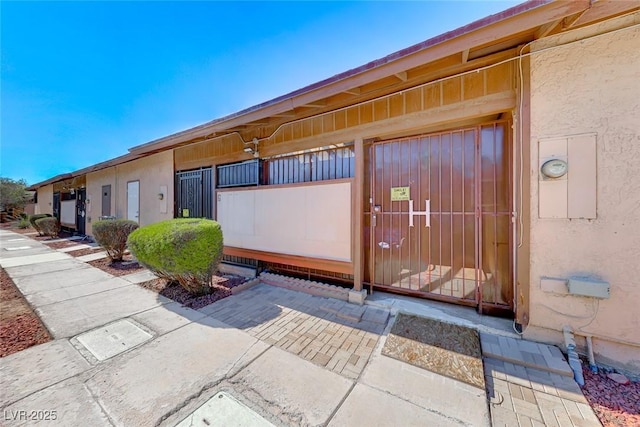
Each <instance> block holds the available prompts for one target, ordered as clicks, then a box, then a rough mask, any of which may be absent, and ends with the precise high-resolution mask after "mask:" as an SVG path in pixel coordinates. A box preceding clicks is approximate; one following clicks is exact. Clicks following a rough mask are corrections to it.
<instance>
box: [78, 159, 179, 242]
mask: <svg viewBox="0 0 640 427" xmlns="http://www.w3.org/2000/svg"><path fill="white" fill-rule="evenodd" d="M130 181H139V182H140V218H139V222H140V225H141V226H142V225H147V224H151V223H154V222H158V221H163V220H165V219H171V218H173V203H172V202H171V201H172V200H173V151H171V150H169V151H164V152H162V153H158V154H154V155H151V156H148V157H144V158H141V159H138V160H134V161H131V162H128V163H124V164H121V165H118V166H113V167H110V168H107V169H103V170H101V171H98V172H92V173H89V174H87V198H88V199H89V200H90V202H89V205H90V207H88V209H87V216H88V217H90V218H91V221H90V222H89V221H87V234H88V235H91V233H92V228H91V224H92V223H93V222H95V221H97V220H98V218H99V217H100V216H101V214H102V206H101V204H102V198H101V192H102V186H103V185H111V214H112V215H114V216H116V217H117V218H126V217H127V182H130ZM161 187H166V188H163V190H166V193H167V194H164V197H163V199H162V200H160V199H159V198H158V194H159V193H160V192H161Z"/></svg>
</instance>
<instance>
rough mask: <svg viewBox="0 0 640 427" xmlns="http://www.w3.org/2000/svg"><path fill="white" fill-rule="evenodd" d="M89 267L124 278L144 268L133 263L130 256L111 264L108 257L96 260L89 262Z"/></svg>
mask: <svg viewBox="0 0 640 427" xmlns="http://www.w3.org/2000/svg"><path fill="white" fill-rule="evenodd" d="M74 252H75V251H74ZM90 253H91V252H90ZM89 265H92V266H94V267H96V268H99V269H100V270H102V271H106V272H107V273H109V274H111V275H112V276H126V275H127V274H133V273H138V272H140V271H143V270H144V267H142V266H140V264H138V263H137V262H136V261H134V260H133V257H132V256H131V255H125V256H124V257H123V258H122V261H116V262H113V263H112V262H111V260H110V259H109V258H108V257H106V258H101V259H96V260H94V261H89Z"/></svg>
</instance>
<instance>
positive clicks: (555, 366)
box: [480, 333, 573, 378]
mask: <svg viewBox="0 0 640 427" xmlns="http://www.w3.org/2000/svg"><path fill="white" fill-rule="evenodd" d="M480 343H481V344H482V355H483V356H484V357H489V358H493V359H498V360H502V361H504V362H509V363H513V364H514V365H520V366H526V367H528V368H534V369H539V370H542V371H545V372H553V373H556V374H558V375H564V376H567V377H572V378H573V371H572V370H571V367H570V366H569V364H568V363H567V361H566V359H565V357H564V355H563V354H562V352H561V351H560V350H559V349H558V347H556V346H553V345H547V344H541V343H536V342H533V341H526V340H522V339H516V338H510V337H503V336H497V335H492V334H487V333H481V334H480Z"/></svg>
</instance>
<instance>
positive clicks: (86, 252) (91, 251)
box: [67, 246, 102, 257]
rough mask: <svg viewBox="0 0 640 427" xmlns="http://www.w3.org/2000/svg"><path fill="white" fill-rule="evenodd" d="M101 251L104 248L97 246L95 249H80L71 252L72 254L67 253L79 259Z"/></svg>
mask: <svg viewBox="0 0 640 427" xmlns="http://www.w3.org/2000/svg"><path fill="white" fill-rule="evenodd" d="M100 250H102V248H101V247H99V246H97V247H95V248H84V249H78V250H76V251H70V252H67V255H71V256H73V257H79V256H83V255H89V254H94V253H96V252H98V251H100Z"/></svg>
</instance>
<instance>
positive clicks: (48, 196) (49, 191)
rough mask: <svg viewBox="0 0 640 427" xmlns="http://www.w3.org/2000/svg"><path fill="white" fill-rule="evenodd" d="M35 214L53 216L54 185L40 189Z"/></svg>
mask: <svg viewBox="0 0 640 427" xmlns="http://www.w3.org/2000/svg"><path fill="white" fill-rule="evenodd" d="M35 213H36V214H46V213H48V214H51V215H53V184H49V185H45V186H44V187H40V188H38V203H36V205H35Z"/></svg>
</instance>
